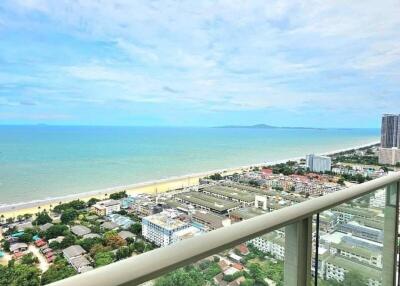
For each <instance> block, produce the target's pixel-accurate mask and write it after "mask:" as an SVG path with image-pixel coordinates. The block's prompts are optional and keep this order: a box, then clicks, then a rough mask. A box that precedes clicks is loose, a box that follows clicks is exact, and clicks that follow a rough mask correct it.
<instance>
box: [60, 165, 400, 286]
mask: <svg viewBox="0 0 400 286" xmlns="http://www.w3.org/2000/svg"><path fill="white" fill-rule="evenodd" d="M399 181H400V172H398V173H393V174H390V175H387V176H385V177H381V178H379V179H375V180H372V181H369V182H366V183H363V184H359V185H354V186H352V187H349V188H347V189H343V190H340V191H337V192H335V193H331V194H327V195H325V196H322V197H318V198H314V199H310V200H308V201H305V202H302V203H298V204H295V205H292V206H288V207H285V208H282V209H280V210H276V211H273V212H270V213H267V214H264V215H260V216H258V217H255V218H252V219H249V220H246V221H242V222H239V223H236V224H233V225H232V226H228V227H224V228H220V229H217V230H214V231H211V232H208V233H206V234H204V235H201V236H196V237H193V238H190V239H187V240H183V241H180V242H178V243H175V244H172V245H169V246H167V247H164V248H159V249H156V250H153V251H150V252H147V253H144V254H141V255H138V256H135V257H131V258H128V259H125V260H122V261H119V262H115V263H113V264H110V265H108V266H104V267H101V268H98V269H95V270H92V271H90V272H86V273H84V274H80V275H76V276H73V277H71V278H68V279H65V280H62V281H58V282H55V283H53V284H52V285H53V286H67V285H68V286H70V285H76V286H98V285H102V286H108V285H109V286H111V285H139V284H141V283H144V282H146V281H149V280H152V279H155V278H157V277H160V276H162V275H164V274H166V273H168V272H170V271H173V270H175V269H178V268H179V267H182V266H186V265H189V264H192V263H195V262H197V261H199V260H200V259H203V258H206V257H209V256H211V255H214V254H217V253H219V252H221V251H224V250H227V249H230V248H233V247H235V246H236V245H238V244H240V243H243V242H246V241H249V240H251V239H254V238H256V237H259V236H260V235H263V234H266V233H268V232H271V231H274V230H278V229H280V228H283V227H284V228H285V232H286V241H285V257H286V258H287V259H285V262H284V284H285V285H287V286H294V285H296V286H304V285H312V284H311V283H313V277H312V275H311V259H312V257H311V256H312V253H313V250H312V221H313V220H312V218H313V215H317V214H319V213H321V212H323V211H325V210H328V209H331V208H333V207H336V206H338V205H340V204H343V203H346V202H350V201H351V200H353V199H357V198H360V197H362V196H364V195H367V194H370V193H372V192H374V191H376V190H379V189H382V188H386V203H384V226H383V230H384V231H383V233H384V238H383V252H382V256H383V267H382V276H381V277H382V282H381V283H382V284H381V285H383V286H389V285H390V286H394V285H395V283H396V281H397V279H396V272H397V253H398V251H397V236H398V208H399V196H398V194H399V189H400V188H399ZM289 258H290V259H289ZM316 260H317V261H318V259H316Z"/></svg>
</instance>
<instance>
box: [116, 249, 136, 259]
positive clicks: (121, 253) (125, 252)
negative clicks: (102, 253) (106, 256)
mask: <svg viewBox="0 0 400 286" xmlns="http://www.w3.org/2000/svg"><path fill="white" fill-rule="evenodd" d="M131 254H132V251H131V249H130V248H129V247H128V246H122V247H120V248H118V250H117V253H116V258H117V260H121V259H124V258H128V257H129V256H131Z"/></svg>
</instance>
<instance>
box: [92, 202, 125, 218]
mask: <svg viewBox="0 0 400 286" xmlns="http://www.w3.org/2000/svg"><path fill="white" fill-rule="evenodd" d="M91 210H92V211H94V212H95V213H97V214H98V215H102V216H105V215H110V214H112V213H113V212H119V211H120V210H121V204H120V202H119V201H116V200H106V201H100V202H97V203H96V204H94V205H93V206H92V207H91Z"/></svg>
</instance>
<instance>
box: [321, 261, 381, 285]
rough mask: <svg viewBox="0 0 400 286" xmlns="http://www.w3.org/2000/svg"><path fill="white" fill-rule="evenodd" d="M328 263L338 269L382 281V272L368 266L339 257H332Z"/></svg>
mask: <svg viewBox="0 0 400 286" xmlns="http://www.w3.org/2000/svg"><path fill="white" fill-rule="evenodd" d="M325 261H326V262H327V263H330V264H333V265H336V266H337V267H340V268H343V269H346V270H347V271H354V272H358V273H360V274H361V275H362V276H363V277H364V278H372V279H374V280H376V281H381V280H382V271H381V270H379V269H378V268H375V267H372V266H366V265H363V264H361V263H359V262H355V261H352V260H350V259H345V258H342V257H340V256H337V255H331V256H329V257H328V258H327V259H326V260H325Z"/></svg>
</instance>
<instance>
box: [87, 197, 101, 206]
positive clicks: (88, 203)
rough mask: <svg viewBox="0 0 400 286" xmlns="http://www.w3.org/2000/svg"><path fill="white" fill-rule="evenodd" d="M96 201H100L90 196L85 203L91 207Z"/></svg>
mask: <svg viewBox="0 0 400 286" xmlns="http://www.w3.org/2000/svg"><path fill="white" fill-rule="evenodd" d="M97 202H100V200H99V199H96V198H91V199H90V200H88V202H87V205H88V207H91V206H93V205H94V204H96V203H97Z"/></svg>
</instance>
